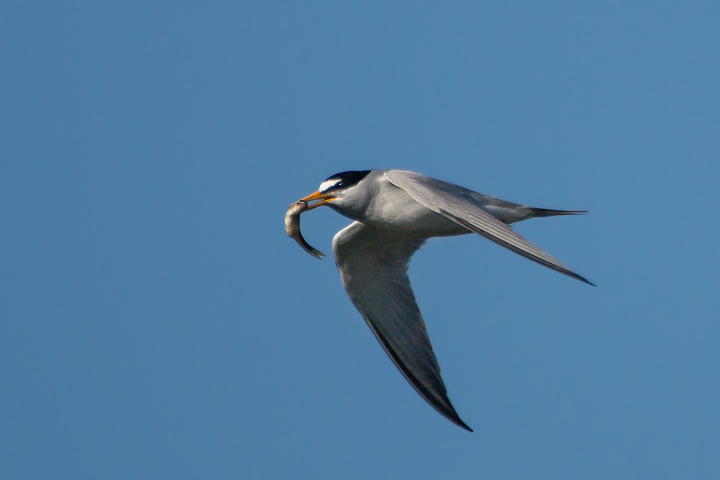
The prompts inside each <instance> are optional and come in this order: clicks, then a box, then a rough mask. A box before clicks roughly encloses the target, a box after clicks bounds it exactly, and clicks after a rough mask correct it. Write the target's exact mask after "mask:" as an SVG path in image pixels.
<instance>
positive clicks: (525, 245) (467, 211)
mask: <svg viewBox="0 0 720 480" xmlns="http://www.w3.org/2000/svg"><path fill="white" fill-rule="evenodd" d="M385 176H386V178H387V179H388V180H389V181H390V182H391V183H392V184H393V185H395V186H396V187H398V188H402V189H403V190H404V191H405V192H407V194H408V195H410V196H411V197H412V198H413V199H415V200H416V201H417V202H419V203H421V204H422V205H424V206H426V207H427V208H429V209H431V210H433V211H434V212H436V213H439V214H440V215H443V216H444V217H446V218H448V219H450V220H452V221H453V222H455V223H457V224H458V225H461V226H463V227H465V228H467V229H468V230H470V231H472V232H475V233H478V234H480V235H482V236H483V237H485V238H487V239H488V240H491V241H493V242H495V243H497V244H498V245H501V246H503V247H505V248H507V249H509V250H511V251H513V252H515V253H517V254H519V255H522V256H523V257H525V258H527V259H530V260H532V261H534V262H537V263H539V264H540V265H543V266H545V267H548V268H550V269H552V270H555V271H556V272H560V273H562V274H565V275H567V276H569V277H572V278H575V279H577V280H580V281H581V282H585V283H587V284H589V285H593V284H592V283H590V282H589V281H588V280H586V279H585V278H583V277H581V276H580V275H578V274H577V273H575V272H573V271H572V270H570V269H569V268H567V267H565V266H564V265H562V264H561V263H560V262H558V261H557V260H555V259H554V258H552V257H551V256H550V255H548V254H547V253H545V252H543V251H542V250H540V249H539V248H537V247H536V246H535V245H533V244H532V243H530V242H529V241H527V240H526V239H525V238H523V237H521V236H520V235H518V234H517V233H516V232H515V231H514V230H513V229H511V228H510V227H509V226H507V225H506V224H504V223H503V222H501V221H500V220H498V219H497V218H495V217H494V216H492V215H491V214H490V213H488V212H487V211H486V210H484V209H483V208H482V207H481V206H480V204H479V203H478V202H477V200H476V198H477V197H478V195H479V194H477V193H476V192H473V191H472V190H468V189H466V188H462V187H459V186H457V185H453V184H452V183H447V182H443V181H440V180H435V179H433V178H429V177H425V176H423V175H420V174H418V173H414V172H408V171H403V170H388V171H386V172H385Z"/></svg>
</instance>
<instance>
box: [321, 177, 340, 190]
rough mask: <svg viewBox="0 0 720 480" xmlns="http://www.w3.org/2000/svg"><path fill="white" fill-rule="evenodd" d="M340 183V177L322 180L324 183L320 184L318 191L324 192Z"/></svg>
mask: <svg viewBox="0 0 720 480" xmlns="http://www.w3.org/2000/svg"><path fill="white" fill-rule="evenodd" d="M338 183H340V179H339V178H334V179H332V180H325V181H324V182H322V183H321V184H320V187H318V192H320V193H322V192H324V191H325V190H328V189H330V188H332V187H334V186H335V185H337V184H338Z"/></svg>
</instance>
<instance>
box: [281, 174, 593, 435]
mask: <svg viewBox="0 0 720 480" xmlns="http://www.w3.org/2000/svg"><path fill="white" fill-rule="evenodd" d="M298 202H306V203H307V206H306V205H305V204H304V203H300V204H299V205H298ZM298 202H296V203H295V204H293V205H291V206H290V211H289V212H288V215H298V216H299V212H300V211H305V210H308V211H309V210H312V209H314V208H317V207H320V206H322V205H327V206H328V207H330V208H332V209H333V210H335V211H336V212H338V213H340V214H341V215H344V216H346V217H348V218H350V219H352V220H354V222H353V223H351V224H350V225H348V226H347V227H345V228H343V229H342V230H340V231H339V232H338V233H337V234H336V235H335V237H334V238H333V241H332V249H333V255H334V256H335V263H336V264H337V267H338V270H339V271H340V277H341V278H342V282H343V286H344V287H345V291H346V292H347V294H348V296H349V297H350V300H351V301H352V302H353V304H354V305H355V308H357V309H358V311H359V312H360V314H361V315H362V316H363V318H364V319H365V321H366V322H367V324H368V326H369V327H370V330H372V332H373V334H374V335H375V337H376V338H377V339H378V341H379V342H380V345H382V347H383V349H384V350H385V352H386V353H387V354H388V356H389V357H390V359H391V360H392V361H393V363H394V364H395V366H396V367H397V368H398V370H400V372H401V373H402V374H403V376H404V377H405V379H406V380H407V381H408V382H409V383H410V384H411V385H412V386H413V388H415V390H416V391H417V392H418V393H419V394H420V396H422V397H423V398H424V399H425V400H426V401H427V402H428V403H429V404H430V405H431V406H432V407H433V408H435V409H436V410H437V411H438V412H440V413H441V414H442V415H443V416H444V417H445V418H447V419H448V420H450V421H451V422H453V423H455V424H456V425H458V426H460V427H462V428H464V429H466V430H469V431H471V432H472V429H471V428H470V427H468V426H467V425H466V424H465V422H463V421H462V420H461V419H460V417H459V416H458V414H457V412H456V411H455V408H454V407H453V406H452V404H451V403H450V399H449V398H448V396H447V389H446V388H445V384H444V382H443V380H442V377H441V376H440V366H439V365H438V362H437V359H436V358H435V354H434V353H433V349H432V345H431V344H430V338H429V337H428V334H427V330H426V328H425V323H424V322H423V319H422V315H421V314H420V309H419V308H418V305H417V302H416V301H415V295H414V294H413V291H412V289H411V287H410V280H409V278H408V275H407V271H408V264H409V262H410V258H411V257H412V255H413V254H414V253H415V252H416V251H417V250H418V249H419V248H420V247H421V246H422V245H423V244H424V243H425V242H426V241H427V239H429V238H432V237H449V236H454V235H463V234H467V233H478V234H480V235H482V236H483V237H485V238H487V239H489V240H492V241H493V242H495V243H497V244H499V245H502V246H503V247H505V248H507V249H509V250H512V251H513V252H515V253H518V254H520V255H522V256H523V257H525V258H528V259H530V260H532V261H534V262H537V263H539V264H540V265H543V266H545V267H548V268H551V269H553V270H555V271H557V272H560V273H563V274H565V275H567V276H569V277H572V278H575V279H577V280H580V281H581V282H585V283H587V284H590V285H593V284H592V283H590V282H589V281H587V280H586V279H585V278H583V277H581V276H580V275H578V274H577V273H574V272H573V271H571V270H569V269H568V268H566V267H564V266H563V265H562V264H560V263H559V262H558V261H557V260H555V259H553V258H552V257H550V256H549V255H547V254H546V253H544V252H542V251H541V250H540V249H538V248H537V247H535V246H534V245H532V244H531V243H530V242H528V241H527V240H525V239H524V238H523V237H521V236H520V235H518V234H517V233H515V232H514V231H513V230H512V229H511V228H510V227H509V226H508V225H510V224H511V223H515V222H519V221H522V220H527V219H528V218H533V217H551V216H555V215H576V214H580V213H586V212H584V211H568V210H548V209H544V208H532V207H528V206H524V205H518V204H515V203H510V202H506V201H504V200H499V199H497V198H493V197H490V196H487V195H483V194H481V193H477V192H473V191H472V190H468V189H466V188H463V187H459V186H457V185H453V184H451V183H447V182H443V181H440V180H435V179H433V178H429V177H426V176H423V175H420V174H418V173H414V172H408V171H402V170H364V171H349V172H342V173H338V174H336V175H333V176H331V177H329V178H328V179H327V180H325V181H324V182H322V183H321V184H320V187H319V188H318V190H317V191H316V192H314V193H312V194H310V195H308V196H307V197H304V198H303V199H301V200H299V201H298ZM311 202H312V203H311ZM288 221H292V222H293V223H294V222H295V221H296V219H295V218H291V219H288V218H286V224H287V223H288ZM297 221H298V222H299V220H297ZM295 233H296V232H295V229H294V226H292V228H288V234H290V235H291V236H293V238H296V240H297V236H299V223H298V232H297V235H295ZM301 244H302V243H301ZM304 248H305V249H306V250H308V248H307V247H304ZM308 251H309V252H311V253H312V251H311V250H308ZM316 256H317V255H316ZM318 258H319V257H318Z"/></svg>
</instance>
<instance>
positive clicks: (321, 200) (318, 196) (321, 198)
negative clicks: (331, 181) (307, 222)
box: [296, 192, 335, 211]
mask: <svg viewBox="0 0 720 480" xmlns="http://www.w3.org/2000/svg"><path fill="white" fill-rule="evenodd" d="M333 198H335V197H334V196H333V195H328V194H326V193H320V192H313V193H311V194H310V195H308V196H307V197H303V198H301V199H300V200H299V201H303V200H304V201H306V202H307V203H308V208H307V210H312V209H313V208H317V207H321V206H323V205H325V204H326V203H328V202H330V201H331V200H332V199H333ZM315 200H318V201H317V202H315V203H310V202H313V201H315ZM296 203H297V202H296ZM307 210H306V211H307Z"/></svg>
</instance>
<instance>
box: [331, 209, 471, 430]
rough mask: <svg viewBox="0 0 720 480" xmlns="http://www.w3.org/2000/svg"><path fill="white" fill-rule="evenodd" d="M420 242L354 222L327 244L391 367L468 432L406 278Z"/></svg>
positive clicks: (354, 301) (398, 233)
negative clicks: (331, 249)
mask: <svg viewBox="0 0 720 480" xmlns="http://www.w3.org/2000/svg"><path fill="white" fill-rule="evenodd" d="M423 243H425V239H418V238H413V237H408V236H404V235H403V234H402V233H400V232H397V231H389V230H381V229H378V228H375V227H370V226H367V225H364V224H362V223H360V222H354V223H352V224H351V225H350V226H348V227H347V228H344V229H343V230H341V231H340V232H338V234H337V235H335V238H334V239H333V253H334V255H335V261H336V263H337V266H338V269H339V270H340V276H341V277H342V282H343V286H344V287H345V290H346V291H347V294H348V296H349V297H350V300H352V302H353V304H354V305H355V307H356V308H357V309H358V311H359V312H360V314H361V315H362V316H363V318H364V319H365V321H366V322H367V324H368V326H369V327H370V330H371V331H372V332H373V334H374V335H375V337H376V338H377V339H378V341H379V342H380V345H382V347H383V349H384V350H385V352H386V353H387V354H388V356H389V357H390V359H391V360H392V362H393V363H394V364H395V366H396V367H397V368H398V370H400V372H401V373H402V374H403V376H404V377H405V378H406V379H407V381H408V382H409V383H410V384H411V385H412V386H413V388H415V390H416V391H417V392H418V393H419V394H420V395H421V396H422V397H423V398H424V399H425V400H426V401H427V402H428V403H429V404H430V405H431V406H432V407H433V408H435V409H436V410H437V411H438V412H440V413H441V414H442V415H443V416H445V417H446V418H447V419H448V420H450V421H452V422H453V423H455V424H456V425H459V426H460V427H462V428H464V429H466V430H470V431H472V430H471V429H470V427H468V426H467V425H466V424H465V423H464V422H463V421H462V420H461V419H460V417H459V416H458V414H457V412H456V411H455V409H454V408H453V406H452V404H451V403H450V399H449V398H448V396H447V389H446V388H445V384H444V383H443V380H442V377H441V376H440V366H439V365H438V362H437V359H436V358H435V353H434V352H433V349H432V345H431V343H430V338H429V337H428V334H427V329H426V327H425V323H424V322H423V319H422V315H421V314H420V309H419V308H418V306H417V302H416V301H415V295H414V294H413V292H412V288H411V287H410V280H409V278H408V275H407V270H408V263H409V262H410V258H411V257H412V255H413V254H414V253H415V252H416V251H417V250H418V249H419V248H420V247H421V246H422V245H423Z"/></svg>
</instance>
